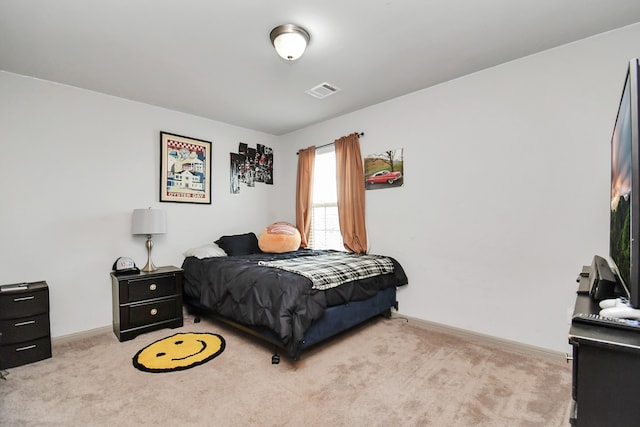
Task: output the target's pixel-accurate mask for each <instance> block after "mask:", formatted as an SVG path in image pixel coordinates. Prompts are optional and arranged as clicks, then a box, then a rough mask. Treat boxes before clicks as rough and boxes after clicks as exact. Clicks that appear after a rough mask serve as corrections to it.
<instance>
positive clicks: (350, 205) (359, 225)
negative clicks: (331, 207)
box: [334, 133, 367, 254]
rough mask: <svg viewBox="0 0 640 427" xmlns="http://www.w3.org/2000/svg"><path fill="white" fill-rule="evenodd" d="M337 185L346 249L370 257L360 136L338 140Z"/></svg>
mask: <svg viewBox="0 0 640 427" xmlns="http://www.w3.org/2000/svg"><path fill="white" fill-rule="evenodd" d="M334 144H335V150H336V181H337V182H336V185H337V194H338V218H339V219H340V232H341V233H342V240H343V241H344V247H345V249H347V250H349V251H351V252H355V253H358V254H365V253H367V228H366V226H365V221H364V170H363V167H362V155H361V154H360V140H359V137H358V134H357V133H352V134H351V135H348V136H343V137H342V138H340V139H336V140H335V142H334Z"/></svg>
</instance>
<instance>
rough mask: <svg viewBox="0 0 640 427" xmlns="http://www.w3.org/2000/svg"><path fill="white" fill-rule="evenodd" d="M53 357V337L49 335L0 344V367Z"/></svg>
mask: <svg viewBox="0 0 640 427" xmlns="http://www.w3.org/2000/svg"><path fill="white" fill-rule="evenodd" d="M49 357H51V339H50V338H49V337H48V336H47V337H44V338H38V339H37V340H32V341H25V342H21V343H14V344H7V345H0V368H1V369H6V368H13V367H16V366H21V365H26V364H27V363H32V362H36V361H38V360H42V359H47V358H49Z"/></svg>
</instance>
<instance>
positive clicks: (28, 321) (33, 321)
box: [13, 320, 36, 326]
mask: <svg viewBox="0 0 640 427" xmlns="http://www.w3.org/2000/svg"><path fill="white" fill-rule="evenodd" d="M35 323H36V321H35V320H27V321H26V322H18V323H14V325H13V326H27V325H33V324H35Z"/></svg>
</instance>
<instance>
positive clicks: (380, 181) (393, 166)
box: [364, 148, 404, 190]
mask: <svg viewBox="0 0 640 427" xmlns="http://www.w3.org/2000/svg"><path fill="white" fill-rule="evenodd" d="M402 155H403V149H402V148H398V149H395V150H387V151H383V152H381V153H376V154H369V155H367V156H365V158H364V184H365V188H366V189H367V190H378V189H382V188H394V187H401V186H402V185H403V184H404V165H403V158H402Z"/></svg>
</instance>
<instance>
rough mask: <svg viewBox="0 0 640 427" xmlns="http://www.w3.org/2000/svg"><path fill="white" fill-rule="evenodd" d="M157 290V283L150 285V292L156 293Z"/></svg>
mask: <svg viewBox="0 0 640 427" xmlns="http://www.w3.org/2000/svg"><path fill="white" fill-rule="evenodd" d="M157 288H158V287H157V286H156V284H155V283H152V284H150V285H149V290H150V291H155V290H156V289H157Z"/></svg>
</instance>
